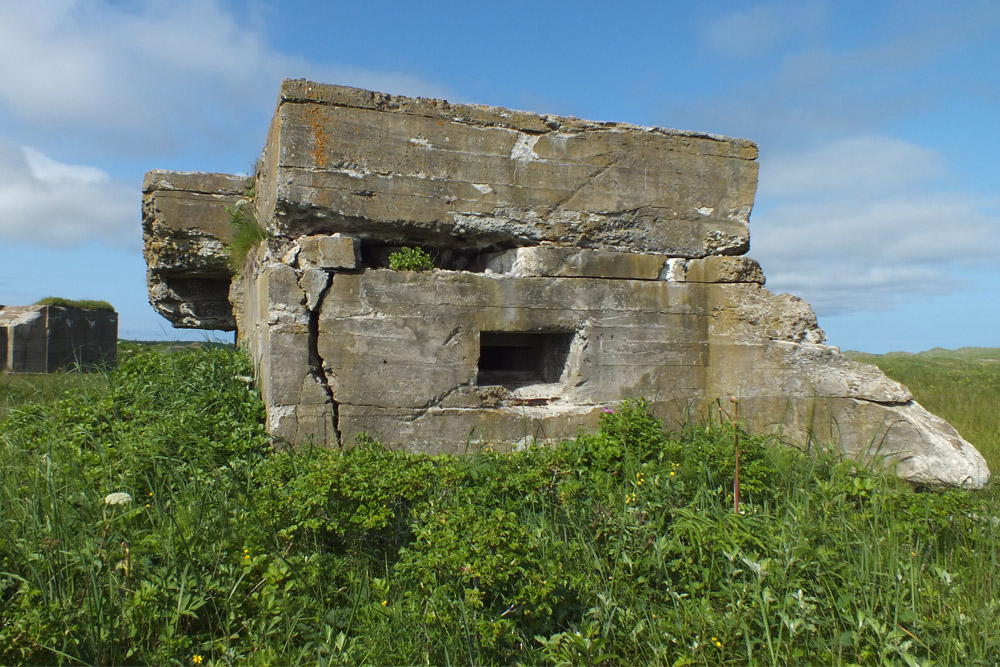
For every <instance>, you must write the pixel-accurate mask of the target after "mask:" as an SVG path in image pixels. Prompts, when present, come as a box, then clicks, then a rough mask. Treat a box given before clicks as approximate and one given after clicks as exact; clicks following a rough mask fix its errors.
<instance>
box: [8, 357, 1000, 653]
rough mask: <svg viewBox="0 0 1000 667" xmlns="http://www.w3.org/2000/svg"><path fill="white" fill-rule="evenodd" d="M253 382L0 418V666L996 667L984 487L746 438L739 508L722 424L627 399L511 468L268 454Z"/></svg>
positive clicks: (730, 438) (160, 386) (162, 383)
mask: <svg viewBox="0 0 1000 667" xmlns="http://www.w3.org/2000/svg"><path fill="white" fill-rule="evenodd" d="M248 372H249V366H248V365H247V363H246V361H245V360H244V359H243V358H242V357H240V356H239V355H236V354H235V353H233V352H231V351H227V350H224V349H200V350H187V351H182V352H175V353H160V352H154V351H150V350H148V349H143V348H136V349H130V350H125V351H123V353H122V354H121V357H120V362H119V366H118V368H117V369H116V370H115V371H114V372H112V373H111V375H110V376H109V380H108V384H107V386H106V388H103V389H102V388H100V387H95V388H94V389H93V391H86V392H79V393H77V394H75V395H73V396H71V397H68V398H66V399H63V400H61V401H57V402H55V403H50V404H48V405H44V406H39V407H30V406H29V407H24V408H20V409H18V410H15V411H14V412H13V413H12V414H11V416H9V417H8V419H7V420H6V421H5V422H4V423H3V424H0V663H3V664H7V663H12V664H22V663H43V664H49V663H66V664H134V663H140V664H165V663H172V664H176V663H180V664H470V663H477V664H518V663H520V664H574V665H575V664H602V663H603V664H625V663H628V664H632V663H643V664H646V663H648V664H669V665H684V664H699V665H702V664H708V665H723V664H724V665H740V664H753V665H757V664H764V665H776V664H809V663H820V664H845V665H846V664H872V665H874V664H930V663H931V662H934V663H937V664H949V665H950V664H962V665H975V664H984V665H985V664H995V663H996V662H997V661H998V660H1000V637H998V636H997V635H996V633H995V624H996V620H995V619H996V618H997V616H998V615H1000V567H998V565H1000V562H998V559H1000V549H998V546H1000V540H998V531H1000V525H998V524H1000V519H998V518H997V509H996V503H995V501H996V494H995V493H992V492H990V491H987V492H985V493H970V492H959V491H944V492H938V493H914V492H913V491H911V490H910V489H909V487H908V486H906V485H905V484H903V483H901V482H899V481H898V480H896V479H895V478H893V477H889V476H884V475H882V474H881V473H878V472H875V471H871V470H868V469H865V468H863V467H859V466H857V465H854V464H852V463H851V462H840V461H836V460H834V459H830V458H808V457H806V456H805V455H803V454H801V453H799V452H797V451H795V450H791V449H785V448H777V447H772V446H771V443H770V442H769V441H768V440H765V439H761V438H754V437H750V436H748V435H746V434H743V433H741V434H740V443H741V445H742V448H743V452H742V456H741V475H740V476H741V487H742V494H741V495H742V498H743V504H742V508H743V510H744V511H743V513H741V514H735V513H734V512H733V506H732V499H731V497H730V493H731V492H732V479H733V444H734V438H735V436H736V432H735V431H734V429H733V427H732V426H731V425H729V424H719V423H701V424H696V423H692V424H690V425H688V427H686V429H685V430H684V431H683V432H681V433H673V434H666V433H664V432H663V430H662V429H661V426H660V424H659V423H658V422H657V421H656V420H654V419H653V418H651V417H650V416H649V415H648V414H647V412H646V410H645V406H644V404H643V403H641V402H633V401H626V402H624V403H623V404H622V406H620V408H619V409H617V410H616V411H615V412H613V413H608V414H606V415H605V417H604V419H603V420H602V424H601V427H600V429H599V430H598V431H597V432H596V433H593V434H589V435H585V436H582V437H580V438H577V439H575V440H571V441H567V442H564V443H562V444H560V445H558V446H554V447H532V448H529V449H527V450H525V451H522V452H518V453H514V454H510V455H499V454H495V453H492V452H490V451H488V449H484V450H482V451H480V452H478V453H477V454H475V455H473V456H469V457H461V458H458V457H431V456H422V455H407V454H402V453H398V452H389V451H385V450H383V449H382V448H381V447H379V446H378V445H377V443H372V442H367V441H362V442H360V443H359V444H358V446H356V447H355V448H353V449H351V450H350V451H348V452H345V453H341V452H338V451H330V450H324V449H318V448H316V449H306V450H304V451H301V452H298V453H293V452H280V453H275V452H273V451H272V450H271V448H270V447H269V446H268V443H267V438H266V436H265V434H264V430H263V427H262V409H261V406H260V403H259V401H258V399H257V397H256V394H255V393H254V391H253V390H251V389H250V388H249V387H248V386H247V384H246V383H245V382H244V380H243V379H241V378H242V377H243V376H245V375H247V374H248ZM114 492H127V493H129V494H131V496H132V501H131V502H128V503H126V504H109V503H108V502H106V497H107V496H108V494H110V493H114ZM115 499H117V498H116V497H114V498H113V500H115Z"/></svg>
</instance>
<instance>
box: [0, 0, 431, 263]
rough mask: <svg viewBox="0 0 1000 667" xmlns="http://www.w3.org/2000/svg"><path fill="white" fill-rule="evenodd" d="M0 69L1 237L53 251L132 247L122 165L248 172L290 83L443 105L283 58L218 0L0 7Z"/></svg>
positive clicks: (383, 81)
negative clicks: (184, 159) (85, 245)
mask: <svg viewBox="0 0 1000 667" xmlns="http://www.w3.org/2000/svg"><path fill="white" fill-rule="evenodd" d="M0 62H3V63H6V65H5V66H3V67H0V120H3V126H4V130H3V131H2V133H0V171H2V172H3V175H4V177H3V179H2V180H0V237H6V238H11V239H21V240H25V239H31V240H34V241H36V242H38V243H42V244H48V245H60V246H66V245H69V244H73V243H76V242H78V241H80V240H83V239H90V240H95V239H96V240H103V241H107V242H109V243H112V244H129V245H134V244H136V243H137V242H138V238H139V236H138V234H139V232H138V228H139V226H138V217H139V194H138V174H131V179H130V180H131V181H132V182H130V183H128V184H125V183H123V182H121V181H118V180H115V179H114V178H112V177H111V176H110V175H109V173H111V174H114V170H113V168H112V167H111V165H112V164H116V163H118V162H119V161H120V160H131V162H132V163H134V162H135V161H136V159H137V158H138V157H139V156H141V157H142V159H143V160H144V162H145V164H144V167H142V168H143V169H145V168H152V167H170V166H171V165H172V164H174V161H173V160H172V159H171V158H172V157H173V156H177V155H181V154H185V155H206V156H209V158H211V156H213V155H219V156H226V157H225V159H227V160H232V159H233V158H232V156H233V155H236V156H246V157H245V158H243V159H244V160H246V161H247V162H249V161H250V160H252V157H253V156H254V155H255V154H256V153H257V151H259V150H260V146H261V144H262V142H263V137H264V134H265V132H266V128H267V122H268V120H269V116H270V112H271V110H272V109H273V108H274V102H275V99H276V95H277V91H278V85H279V83H280V81H281V79H282V78H284V77H306V78H314V79H318V80H321V81H325V82H333V83H342V84H346V85H356V86H360V87H366V88H372V89H376V90H384V91H386V92H395V93H402V94H411V95H424V96H438V95H441V96H445V95H448V94H449V93H450V91H449V90H448V89H446V88H444V87H443V86H440V85H438V84H435V83H434V82H432V81H429V80H427V79H423V78H421V77H419V76H413V75H409V74H406V73H399V72H380V71H374V70H367V69H364V68H360V67H355V66H341V65H338V64H336V63H314V62H308V61H306V60H304V59H302V58H299V57H297V56H293V55H289V54H287V53H283V52H281V51H280V50H277V49H275V48H274V47H272V46H271V45H270V44H269V42H268V40H267V38H266V35H265V34H264V33H263V32H262V30H261V29H260V27H259V26H254V25H251V24H244V23H241V21H240V20H239V19H238V17H237V16H236V15H234V14H233V13H231V12H229V11H227V9H226V8H225V7H224V6H223V5H222V4H220V3H219V2H217V1H216V0H170V1H166V0H152V1H151V2H142V3H119V2H112V1H110V0H46V2H22V1H19V0H0ZM4 133H6V137H4V136H3V134H4ZM73 156H75V159H74V157H73ZM80 156H86V157H84V158H83V159H81V158H80ZM61 160H64V161H66V162H85V161H86V162H90V166H86V165H83V164H64V163H63V162H61ZM178 166H179V168H188V169H204V170H213V169H217V170H221V169H224V168H234V167H233V165H231V164H228V163H227V164H226V165H225V166H221V165H219V164H213V163H212V162H211V161H210V160H209V161H206V162H205V163H198V164H190V165H187V164H182V165H178ZM243 166H244V164H240V165H239V166H237V167H235V168H241V167H243Z"/></svg>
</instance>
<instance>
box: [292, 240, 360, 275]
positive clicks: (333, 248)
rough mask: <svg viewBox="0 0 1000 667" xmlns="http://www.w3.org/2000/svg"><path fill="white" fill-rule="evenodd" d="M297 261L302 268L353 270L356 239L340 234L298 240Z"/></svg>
mask: <svg viewBox="0 0 1000 667" xmlns="http://www.w3.org/2000/svg"><path fill="white" fill-rule="evenodd" d="M299 246H300V250H299V254H298V261H299V263H300V264H301V265H302V266H303V267H304V268H319V269H354V268H356V267H357V266H358V253H359V247H358V242H357V240H356V239H354V238H351V237H350V236H344V235H342V234H333V235H332V236H305V237H302V238H300V239H299Z"/></svg>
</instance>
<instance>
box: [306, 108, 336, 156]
mask: <svg viewBox="0 0 1000 667" xmlns="http://www.w3.org/2000/svg"><path fill="white" fill-rule="evenodd" d="M305 117H306V118H305V120H306V123H307V124H308V125H309V129H310V130H312V139H313V140H312V144H313V148H312V150H311V151H309V155H311V156H312V159H313V163H315V165H316V166H317V167H325V166H326V165H327V163H328V162H329V161H330V157H329V152H328V149H327V144H328V143H329V142H330V135H329V134H328V133H327V131H326V128H325V127H323V114H322V113H321V112H320V110H319V107H318V106H316V105H313V106H310V107H309V108H308V109H306V111H305Z"/></svg>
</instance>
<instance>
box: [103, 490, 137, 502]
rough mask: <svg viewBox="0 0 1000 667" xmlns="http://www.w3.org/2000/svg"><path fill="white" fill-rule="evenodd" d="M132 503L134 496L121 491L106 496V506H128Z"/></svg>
mask: <svg viewBox="0 0 1000 667" xmlns="http://www.w3.org/2000/svg"><path fill="white" fill-rule="evenodd" d="M130 502H132V496H131V495H129V494H127V493H125V492H124V491H119V492H118V493H109V494H108V495H106V496H104V504H105V505H127V504H129V503H130Z"/></svg>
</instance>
